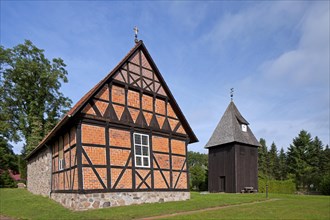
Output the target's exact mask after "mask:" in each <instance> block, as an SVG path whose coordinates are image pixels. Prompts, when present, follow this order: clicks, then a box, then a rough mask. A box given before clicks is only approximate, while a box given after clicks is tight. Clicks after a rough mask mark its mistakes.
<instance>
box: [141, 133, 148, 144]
mask: <svg viewBox="0 0 330 220" xmlns="http://www.w3.org/2000/svg"><path fill="white" fill-rule="evenodd" d="M142 144H143V145H148V136H144V135H143V136H142Z"/></svg>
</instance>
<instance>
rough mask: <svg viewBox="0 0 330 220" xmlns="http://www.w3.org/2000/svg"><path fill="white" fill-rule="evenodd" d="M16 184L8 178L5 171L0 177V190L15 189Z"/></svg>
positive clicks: (7, 173)
mask: <svg viewBox="0 0 330 220" xmlns="http://www.w3.org/2000/svg"><path fill="white" fill-rule="evenodd" d="M15 187H17V184H16V183H15V181H14V180H13V179H12V178H11V177H10V175H9V172H8V171H7V170H6V171H4V172H3V173H1V175H0V188H15Z"/></svg>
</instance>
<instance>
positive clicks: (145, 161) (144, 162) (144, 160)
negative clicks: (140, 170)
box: [143, 157, 149, 166]
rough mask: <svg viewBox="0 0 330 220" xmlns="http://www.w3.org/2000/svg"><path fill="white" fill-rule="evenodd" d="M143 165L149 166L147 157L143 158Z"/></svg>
mask: <svg viewBox="0 0 330 220" xmlns="http://www.w3.org/2000/svg"><path fill="white" fill-rule="evenodd" d="M143 165H144V166H149V161H148V157H144V158H143Z"/></svg>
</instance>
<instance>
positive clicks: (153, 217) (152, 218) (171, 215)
mask: <svg viewBox="0 0 330 220" xmlns="http://www.w3.org/2000/svg"><path fill="white" fill-rule="evenodd" d="M276 200H278V199H268V200H264V201H257V202H247V203H241V204H236V205H224V206H217V207H212V208H206V209H199V210H192V211H186V212H177V213H173V214H167V215H158V216H151V217H146V218H141V219H138V220H154V219H162V218H170V217H174V216H180V215H189V214H195V213H199V212H207V211H214V210H220V209H226V208H231V207H238V206H245V205H253V204H258V203H264V202H273V201H276Z"/></svg>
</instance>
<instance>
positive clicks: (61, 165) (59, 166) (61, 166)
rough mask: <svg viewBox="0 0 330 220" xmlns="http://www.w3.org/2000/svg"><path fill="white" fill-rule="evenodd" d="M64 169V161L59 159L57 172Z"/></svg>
mask: <svg viewBox="0 0 330 220" xmlns="http://www.w3.org/2000/svg"><path fill="white" fill-rule="evenodd" d="M63 169H64V160H63V159H59V160H58V170H63Z"/></svg>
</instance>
